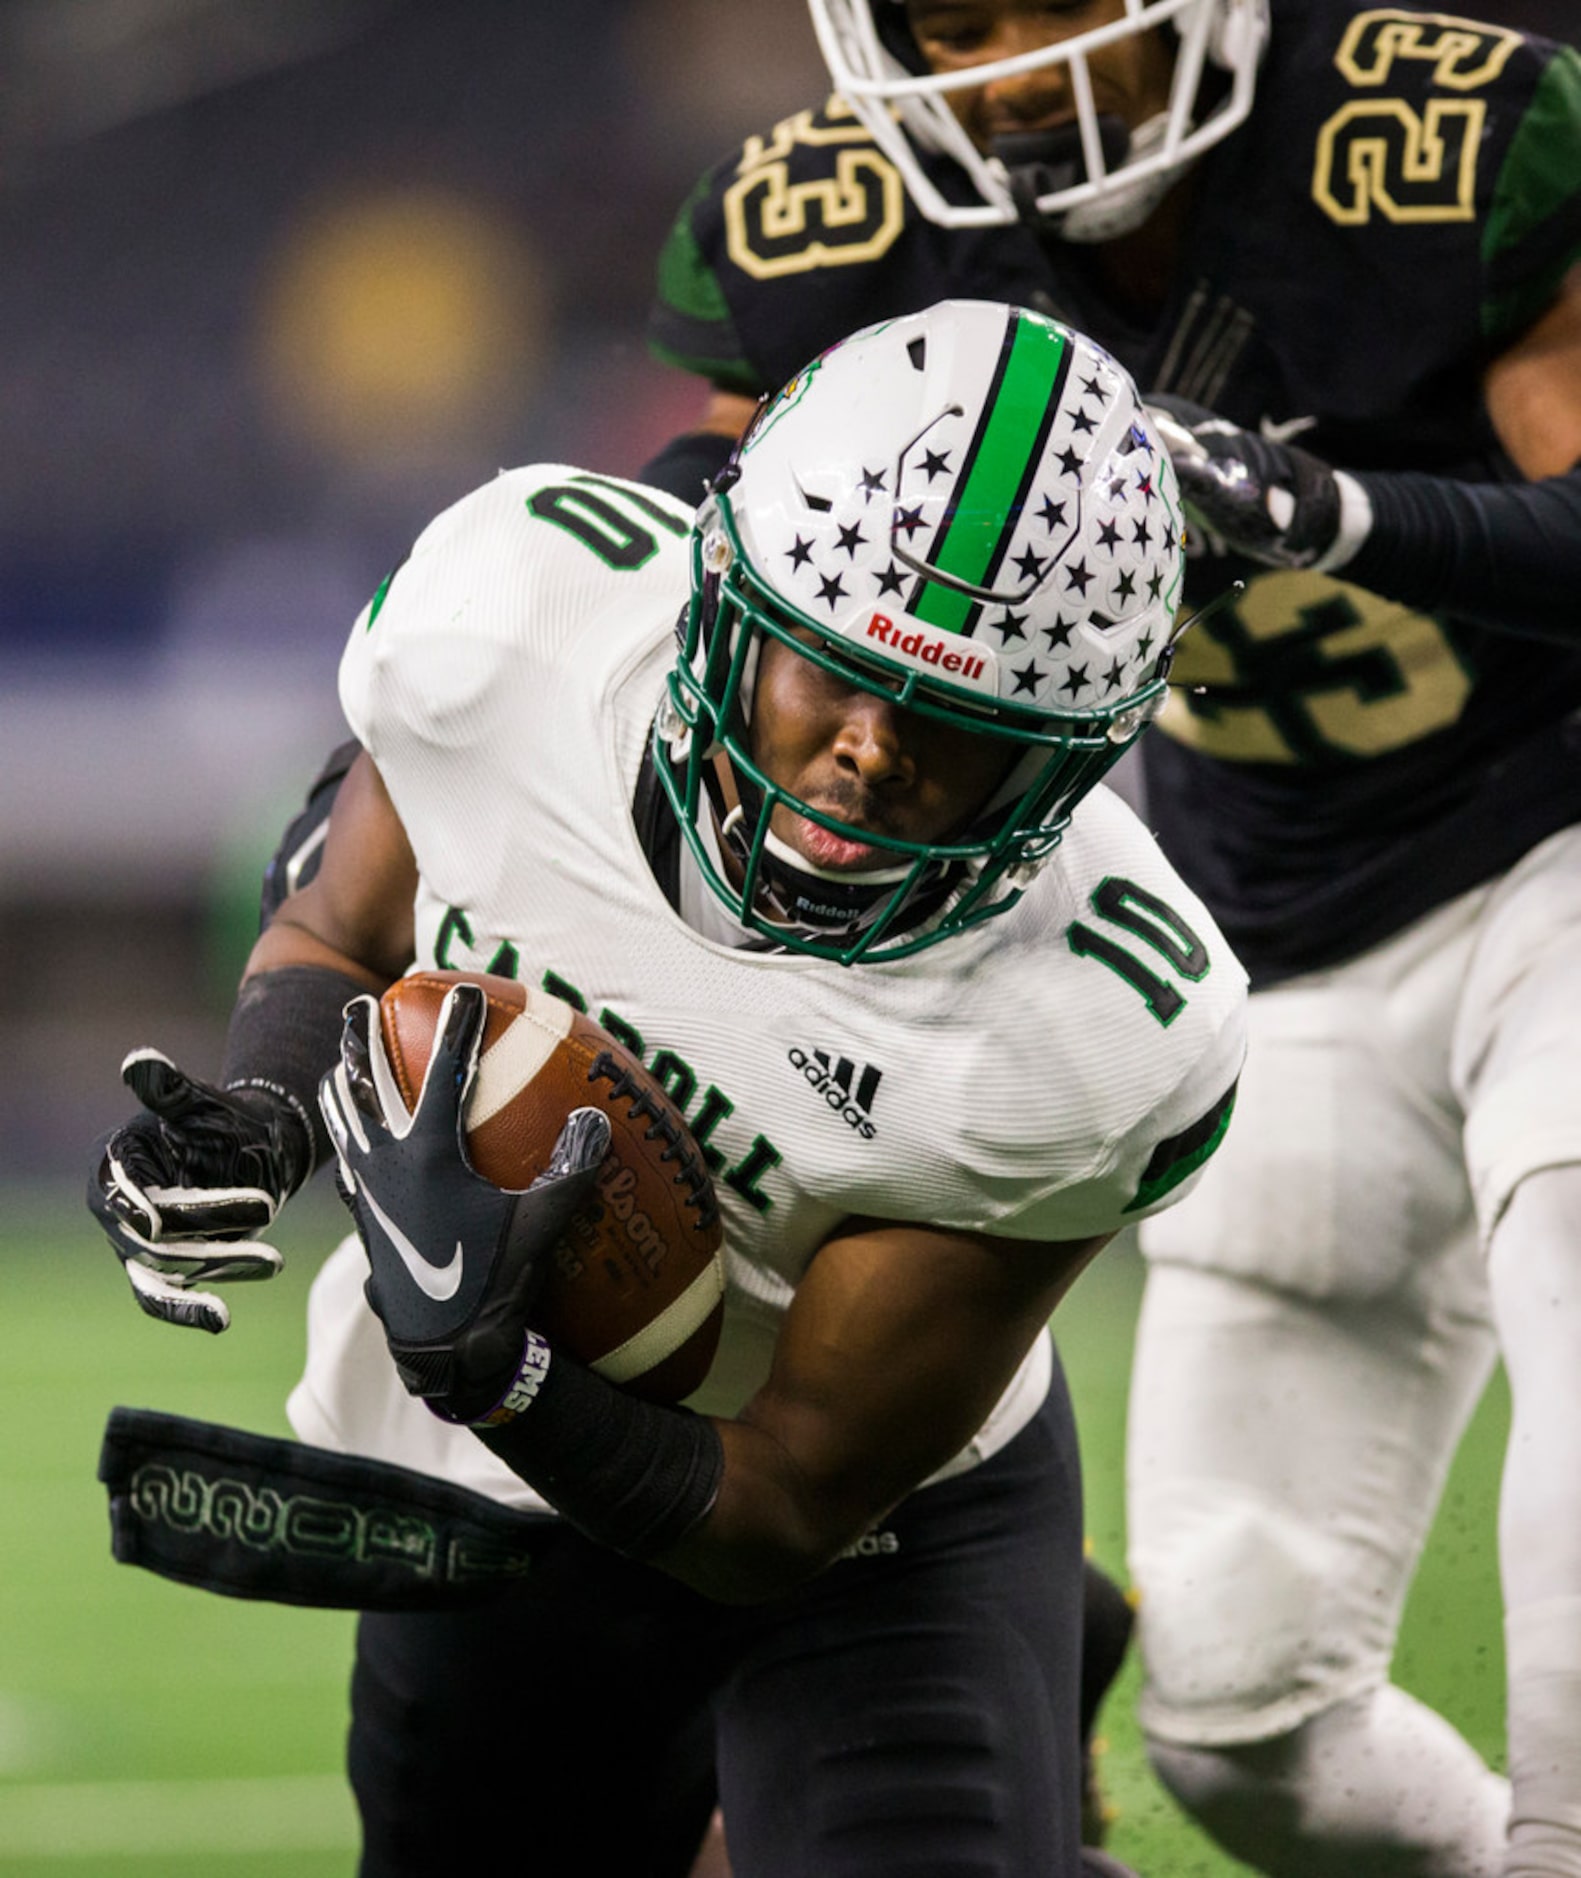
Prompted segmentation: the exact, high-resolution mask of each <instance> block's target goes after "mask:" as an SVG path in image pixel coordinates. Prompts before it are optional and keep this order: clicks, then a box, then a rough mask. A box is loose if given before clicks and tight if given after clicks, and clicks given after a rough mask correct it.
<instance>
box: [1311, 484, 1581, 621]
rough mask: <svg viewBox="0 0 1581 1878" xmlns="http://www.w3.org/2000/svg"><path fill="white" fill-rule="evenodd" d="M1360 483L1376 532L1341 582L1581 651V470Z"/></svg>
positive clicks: (1420, 607) (1343, 570) (1347, 567)
mask: <svg viewBox="0 0 1581 1878" xmlns="http://www.w3.org/2000/svg"><path fill="white" fill-rule="evenodd" d="M1356 481H1357V482H1359V483H1360V484H1361V486H1362V487H1363V488H1364V489H1365V490H1366V492H1367V498H1368V500H1369V501H1370V502H1371V504H1372V516H1373V520H1372V530H1371V532H1370V534H1369V535H1368V536H1367V539H1366V540H1365V541H1364V542H1363V543H1362V545H1361V547H1360V548H1359V549H1358V550H1357V552H1356V554H1355V555H1354V556H1353V557H1352V558H1351V560H1350V561H1348V562H1347V563H1346V564H1345V565H1344V566H1343V567H1342V568H1340V569H1338V570H1337V571H1338V573H1339V574H1340V576H1341V578H1342V579H1345V580H1353V581H1355V582H1356V584H1357V585H1358V586H1362V587H1366V588H1368V589H1370V590H1371V591H1372V592H1373V593H1380V594H1382V595H1383V596H1384V597H1385V598H1386V599H1390V600H1398V601H1400V602H1401V603H1402V604H1403V605H1406V606H1410V607H1415V608H1416V609H1418V610H1419V611H1421V612H1424V613H1448V614H1451V615H1454V616H1456V617H1459V618H1462V619H1469V620H1475V621H1477V622H1479V623H1480V624H1482V625H1484V626H1492V627H1496V628H1498V629H1500V630H1502V631H1506V632H1512V633H1518V634H1521V635H1523V636H1526V637H1530V638H1538V639H1554V640H1558V641H1561V642H1562V643H1564V644H1567V645H1578V644H1581V464H1577V465H1576V466H1575V467H1574V468H1572V469H1570V470H1569V471H1567V472H1566V473H1565V474H1564V475H1563V476H1549V477H1545V478H1544V479H1543V480H1541V481H1540V482H1530V483H1463V482H1451V481H1448V480H1447V479H1445V478H1443V477H1438V476H1418V475H1412V474H1393V475H1384V474H1381V473H1380V474H1371V473H1364V474H1357V475H1356Z"/></svg>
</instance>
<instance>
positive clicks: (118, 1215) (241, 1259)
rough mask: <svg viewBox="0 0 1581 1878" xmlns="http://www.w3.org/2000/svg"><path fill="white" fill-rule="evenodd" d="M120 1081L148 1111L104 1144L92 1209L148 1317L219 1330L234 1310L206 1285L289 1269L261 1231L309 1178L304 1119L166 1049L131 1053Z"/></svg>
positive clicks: (282, 1101)
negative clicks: (219, 1082) (225, 1085)
mask: <svg viewBox="0 0 1581 1878" xmlns="http://www.w3.org/2000/svg"><path fill="white" fill-rule="evenodd" d="M121 1077H122V1080H123V1081H124V1082H125V1083H126V1086H127V1087H128V1088H129V1089H130V1090H131V1092H132V1094H133V1095H135V1096H136V1097H137V1099H138V1101H139V1102H141V1103H142V1105H143V1107H144V1109H145V1110H146V1111H147V1112H146V1113H145V1114H142V1115H139V1116H137V1117H135V1118H134V1119H133V1120H132V1121H130V1122H128V1123H127V1124H126V1125H125V1126H124V1127H123V1128H118V1129H117V1130H116V1131H115V1132H114V1133H113V1134H112V1135H109V1136H107V1137H106V1139H105V1141H104V1143H103V1147H102V1151H101V1153H100V1157H99V1162H98V1165H97V1167H96V1168H95V1169H94V1172H93V1175H92V1177H91V1178H90V1180H89V1182H88V1207H89V1210H90V1211H91V1212H92V1213H93V1216H94V1218H95V1219H97V1220H98V1222H99V1224H100V1225H101V1226H102V1227H103V1228H104V1230H105V1232H106V1233H107V1234H108V1235H109V1239H110V1243H111V1245H113V1246H114V1247H115V1250H116V1253H117V1255H118V1256H119V1258H120V1260H121V1263H122V1265H123V1266H124V1267H125V1270H126V1276H127V1278H128V1279H129V1280H130V1281H131V1286H132V1294H133V1296H134V1297H135V1298H136V1299H137V1302H138V1303H139V1304H140V1305H141V1306H142V1308H143V1309H144V1310H145V1311H146V1312H147V1313H148V1315H149V1316H150V1317H157V1318H161V1319H162V1320H163V1321H164V1322H166V1323H170V1324H187V1325H190V1326H192V1327H193V1328H195V1329H198V1330H207V1331H212V1332H215V1333H218V1332H219V1331H222V1330H224V1329H225V1328H226V1327H227V1326H228V1325H229V1323H230V1321H231V1319H230V1312H229V1310H228V1309H227V1308H226V1306H225V1305H224V1304H223V1303H222V1302H221V1300H220V1299H219V1298H217V1297H216V1296H215V1295H214V1294H213V1293H212V1292H210V1291H205V1290H202V1289H199V1288H198V1287H201V1286H204V1285H210V1284H225V1283H236V1282H238V1281H242V1280H255V1279H260V1278H273V1277H274V1275H275V1273H276V1272H278V1271H279V1270H280V1267H281V1264H282V1260H281V1257H280V1254H279V1253H278V1252H277V1251H276V1250H275V1249H274V1247H273V1246H268V1245H263V1244H261V1243H259V1242H258V1241H257V1240H256V1239H255V1238H254V1237H253V1235H254V1234H256V1233H259V1232H262V1231H264V1230H265V1229H266V1228H267V1227H268V1226H270V1225H271V1224H272V1223H273V1221H274V1217H275V1215H276V1213H278V1212H279V1210H280V1208H281V1206H282V1204H283V1203H284V1202H285V1201H286V1200H287V1199H289V1198H290V1196H291V1195H292V1194H293V1193H295V1191H296V1190H297V1188H298V1187H299V1186H301V1184H302V1182H303V1181H304V1180H306V1179H307V1177H308V1175H309V1173H311V1171H312V1165H313V1150H312V1137H311V1133H310V1130H309V1128H308V1125H307V1121H306V1119H305V1118H304V1116H303V1115H302V1114H301V1113H300V1112H299V1110H298V1109H297V1107H296V1105H295V1104H294V1103H292V1101H291V1100H290V1098H289V1097H288V1096H286V1095H285V1094H284V1093H283V1092H281V1091H277V1090H273V1089H269V1088H265V1087H262V1086H259V1085H257V1084H248V1085H246V1086H245V1087H241V1088H232V1089H219V1088H216V1087H214V1085H213V1084H211V1083H206V1082H199V1081H197V1080H196V1079H195V1078H194V1077H191V1076H188V1075H187V1074H185V1072H184V1071H182V1070H179V1069H177V1068H176V1066H175V1064H174V1063H172V1062H171V1060H170V1058H169V1057H167V1056H165V1055H163V1054H162V1053H161V1052H160V1051H158V1050H133V1051H132V1053H131V1054H130V1055H129V1056H128V1057H127V1058H126V1060H125V1062H123V1063H122V1065H121Z"/></svg>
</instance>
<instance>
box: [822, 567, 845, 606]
mask: <svg viewBox="0 0 1581 1878" xmlns="http://www.w3.org/2000/svg"><path fill="white" fill-rule="evenodd" d="M818 598H819V599H820V600H827V601H828V602H829V610H830V611H831V612H833V611H834V603H835V601H836V600H843V599H844V598H845V588H844V587H842V586H841V585H840V576H839V575H838V574H828V575H825V576H824V577H823V578H822V579H820V580H819V582H818Z"/></svg>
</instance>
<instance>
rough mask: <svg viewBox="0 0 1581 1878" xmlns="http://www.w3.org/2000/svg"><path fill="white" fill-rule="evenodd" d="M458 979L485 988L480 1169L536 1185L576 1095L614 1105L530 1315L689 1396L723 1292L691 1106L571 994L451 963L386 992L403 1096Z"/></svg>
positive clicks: (389, 1049) (654, 1388) (473, 1126)
mask: <svg viewBox="0 0 1581 1878" xmlns="http://www.w3.org/2000/svg"><path fill="white" fill-rule="evenodd" d="M463 981H466V982H470V983H473V984H478V985H481V986H482V987H483V989H484V991H485V992H486V993H487V996H488V1015H487V1018H486V1021H485V1024H484V1030H483V1051H482V1055H481V1058H480V1059H479V1063H478V1073H477V1076H476V1078H475V1079H474V1081H473V1085H472V1089H471V1091H470V1093H469V1095H468V1097H467V1108H466V1125H467V1151H468V1153H469V1154H470V1155H471V1158H472V1165H473V1167H474V1168H475V1169H476V1170H477V1172H478V1173H480V1174H481V1175H483V1177H484V1178H485V1179H486V1180H491V1181H493V1182H494V1184H495V1185H496V1186H498V1187H506V1188H513V1189H520V1188H523V1187H527V1186H530V1185H531V1184H532V1182H533V1181H534V1180H535V1179H536V1178H537V1176H538V1175H539V1174H541V1173H542V1172H543V1171H544V1169H545V1167H546V1166H547V1165H548V1161H549V1156H550V1154H551V1152H552V1151H553V1148H554V1144H555V1140H556V1138H557V1137H558V1135H559V1133H560V1129H561V1127H562V1126H563V1124H564V1122H565V1118H566V1116H567V1115H568V1114H569V1113H570V1112H571V1110H572V1109H575V1108H585V1107H596V1108H601V1109H603V1111H604V1112H605V1114H607V1115H608V1117H609V1125H610V1150H609V1153H608V1154H607V1155H606V1156H605V1159H604V1163H603V1166H602V1167H601V1168H600V1169H599V1175H598V1187H597V1196H596V1198H595V1200H594V1201H593V1203H592V1204H591V1205H590V1206H589V1207H588V1208H586V1209H585V1211H584V1212H583V1213H581V1214H580V1215H578V1217H577V1219H576V1221H575V1223H574V1224H573V1226H572V1227H571V1229H570V1230H569V1231H568V1232H567V1233H566V1235H565V1237H564V1238H563V1239H562V1240H561V1241H560V1243H559V1244H558V1245H557V1246H556V1247H555V1251H554V1258H553V1263H552V1265H551V1267H550V1271H549V1276H548V1279H547V1282H546V1283H545V1285H544V1289H543V1292H542V1294H541V1295H540V1297H539V1298H538V1301H537V1303H536V1304H535V1305H534V1307H533V1312H532V1327H533V1328H534V1329H535V1330H538V1331H540V1332H541V1333H542V1334H543V1335H544V1336H546V1337H548V1338H550V1339H551V1340H552V1341H553V1342H555V1343H557V1344H559V1345H560V1347H561V1348H563V1349H565V1350H568V1351H569V1352H570V1353H571V1354H572V1355H573V1356H576V1357H579V1358H580V1359H581V1360H582V1361H583V1362H584V1363H586V1364H588V1365H589V1367H590V1368H592V1369H594V1370H596V1371H597V1372H598V1374H599V1375H601V1376H604V1377H606V1378H607V1379H608V1380H609V1381H610V1382H613V1383H616V1384H618V1385H619V1386H620V1387H621V1388H623V1389H627V1390H629V1391H630V1392H631V1393H632V1394H634V1395H639V1396H643V1397H645V1398H646V1399H647V1400H649V1401H653V1402H678V1401H680V1400H681V1399H682V1398H683V1397H684V1396H688V1395H690V1394H691V1393H692V1391H693V1390H694V1389H695V1388H697V1386H698V1385H699V1384H700V1383H701V1382H702V1380H703V1378H704V1377H705V1376H706V1375H707V1373H708V1367H709V1365H710V1363H712V1361H713V1358H714V1351H715V1348H716V1347H717V1345H718V1342H719V1329H720V1323H721V1319H722V1314H723V1297H724V1262H723V1258H722V1255H721V1252H720V1245H721V1241H722V1238H723V1233H722V1229H721V1225H720V1219H719V1209H718V1205H717V1203H716V1201H715V1198H714V1191H713V1183H712V1181H711V1180H710V1178H709V1174H708V1168H707V1165H706V1163H705V1162H704V1160H703V1157H702V1153H701V1151H700V1150H699V1148H698V1146H697V1144H696V1142H695V1141H694V1140H693V1139H692V1136H691V1132H690V1130H689V1129H688V1128H687V1126H686V1123H685V1121H684V1119H683V1118H682V1116H681V1113H680V1110H679V1109H678V1108H677V1107H676V1106H675V1104H674V1102H673V1101H671V1099H670V1097H669V1095H668V1094H667V1092H666V1091H665V1089H664V1088H663V1086H662V1085H661V1084H660V1083H658V1082H657V1081H655V1079H654V1078H653V1077H652V1076H650V1075H649V1074H648V1072H647V1071H646V1070H645V1069H644V1068H643V1067H642V1065H641V1064H640V1063H639V1062H638V1061H637V1059H636V1058H635V1057H634V1056H633V1055H632V1054H631V1053H630V1051H628V1050H626V1049H625V1048H624V1047H623V1046H622V1045H620V1044H619V1043H617V1042H616V1041H615V1039H614V1038H613V1037H612V1036H610V1034H609V1033H608V1031H606V1030H605V1029H604V1028H603V1027H602V1026H601V1025H599V1024H597V1023H595V1022H594V1021H593V1019H592V1018H590V1017H588V1016H586V1015H585V1014H584V1013H583V1012H581V1011H578V1010H576V1009H575V1008H574V1007H573V1006H572V1005H570V1004H568V1003H566V1002H565V1001H564V1000H563V999H561V998H555V997H551V996H550V995H549V994H548V993H547V992H544V991H539V990H535V989H534V988H533V987H532V986H530V985H526V984H523V983H521V982H519V981H518V980H516V979H513V978H500V977H495V976H491V975H489V974H487V973H483V972H441V971H418V972H412V973H410V974H409V975H408V976H407V977H405V978H402V979H398V980H397V981H396V983H395V984H393V985H392V986H391V987H390V988H389V990H388V991H386V992H385V994H384V997H383V999H382V1000H381V1002H380V1026H381V1030H382V1032H383V1037H384V1047H385V1053H386V1055H387V1056H388V1057H389V1060H390V1067H391V1069H392V1070H393V1072H394V1074H395V1077H396V1080H397V1083H398V1085H399V1087H400V1090H401V1093H402V1095H403V1096H404V1098H405V1099H406V1103H407V1106H408V1107H411V1106H412V1105H413V1104H414V1103H415V1102H416V1099H417V1095H418V1092H419V1091H420V1090H421V1088H422V1084H423V1075H424V1072H425V1071H426V1069H427V1067H428V1058H429V1053H430V1051H431V1050H432V1049H433V1042H434V1033H435V1028H436V1026H437V1023H438V1019H439V1009H440V1006H441V1005H442V1004H443V1003H444V1000H445V994H446V993H447V992H448V991H449V990H450V989H451V987H452V986H454V985H456V984H458V983H461V982H463Z"/></svg>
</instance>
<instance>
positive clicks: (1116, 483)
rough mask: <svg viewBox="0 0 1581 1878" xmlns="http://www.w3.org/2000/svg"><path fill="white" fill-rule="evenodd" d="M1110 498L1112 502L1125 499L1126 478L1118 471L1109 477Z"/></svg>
mask: <svg viewBox="0 0 1581 1878" xmlns="http://www.w3.org/2000/svg"><path fill="white" fill-rule="evenodd" d="M1109 500H1110V501H1111V502H1123V501H1124V500H1125V478H1124V477H1123V476H1122V475H1120V474H1119V473H1118V471H1117V472H1116V473H1115V474H1114V475H1113V476H1111V477H1110V478H1109Z"/></svg>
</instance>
